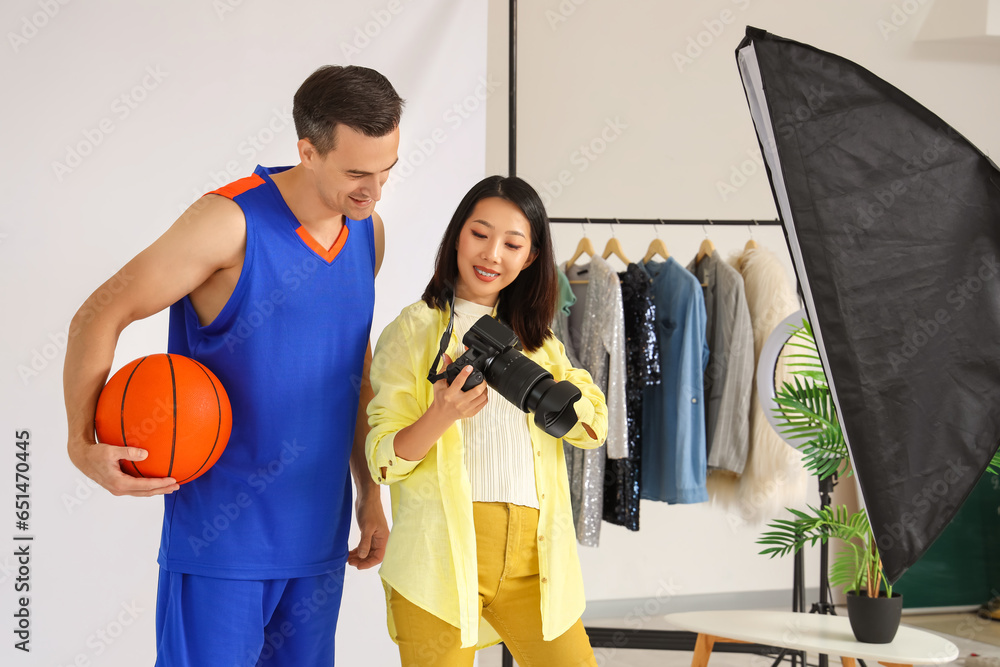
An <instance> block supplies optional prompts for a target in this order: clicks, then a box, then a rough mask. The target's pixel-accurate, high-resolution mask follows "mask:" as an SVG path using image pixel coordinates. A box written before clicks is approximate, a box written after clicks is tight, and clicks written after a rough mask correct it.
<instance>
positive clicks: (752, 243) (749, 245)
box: [743, 220, 757, 252]
mask: <svg viewBox="0 0 1000 667" xmlns="http://www.w3.org/2000/svg"><path fill="white" fill-rule="evenodd" d="M753 224H755V225H756V224H757V221H756V220H754V221H753ZM747 230H748V231H749V232H750V240H749V241H747V244H746V245H745V246H743V252H746V251H747V250H754V249H756V247H757V242H756V241H754V240H753V227H750V226H747Z"/></svg>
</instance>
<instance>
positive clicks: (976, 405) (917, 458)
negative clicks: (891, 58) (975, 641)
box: [736, 28, 1000, 582]
mask: <svg viewBox="0 0 1000 667" xmlns="http://www.w3.org/2000/svg"><path fill="white" fill-rule="evenodd" d="M736 56H737V62H738V64H739V69H740V74H741V76H742V78H743V84H744V88H745V90H746V94H747V102H748V104H749V106H750V112H751V115H752V116H753V121H754V125H755V127H756V130H757V136H758V139H759V141H760V145H761V151H762V153H763V155H764V158H765V162H766V165H767V169H768V175H769V178H770V179H771V188H772V191H773V194H774V199H775V202H776V204H777V207H778V211H779V215H780V217H781V221H782V223H783V226H784V230H785V235H786V238H787V240H788V247H789V250H790V252H791V255H792V259H793V263H794V265H795V270H796V273H797V274H798V279H799V281H800V284H801V287H802V292H803V297H804V300H805V302H806V309H807V312H808V313H809V319H810V321H811V322H812V324H813V329H814V332H815V335H816V338H817V342H818V343H819V348H820V352H821V356H822V357H823V364H824V367H825V369H826V372H827V376H828V379H829V380H830V386H831V389H832V390H833V396H834V400H835V401H836V405H837V410H838V414H839V415H840V419H841V423H842V426H843V430H844V435H845V437H846V439H847V443H848V448H849V450H850V453H851V459H852V463H853V467H854V471H855V474H856V475H857V477H858V482H859V484H860V486H861V492H862V495H863V497H864V503H865V506H866V508H867V510H868V515H869V518H870V520H871V524H872V528H873V530H874V533H875V537H876V540H877V543H878V545H879V547H880V550H881V552H882V558H883V563H884V566H885V570H886V575H887V577H888V578H889V580H890V581H893V582H894V581H896V580H897V579H898V578H899V577H900V576H901V575H902V574H903V572H905V571H906V569H907V568H908V567H909V566H910V565H912V564H913V563H914V562H915V561H916V560H917V559H918V558H920V556H921V555H922V554H923V553H924V552H925V551H926V550H927V548H928V547H929V546H930V545H931V543H932V542H933V541H934V540H935V538H936V537H937V536H938V535H939V534H940V533H941V531H942V530H943V529H944V528H945V526H947V525H948V523H949V522H950V521H951V519H952V517H954V516H955V513H956V512H957V511H958V509H959V507H960V506H961V505H962V503H963V502H964V500H965V498H966V497H967V496H968V495H969V493H970V492H971V490H972V488H973V486H975V484H976V481H977V480H978V479H979V477H980V476H981V475H982V473H983V471H984V470H985V468H986V465H987V464H988V463H989V461H990V458H991V456H992V455H993V453H994V451H996V449H997V443H998V440H1000V172H998V170H997V167H996V165H995V164H993V163H992V162H991V161H990V160H989V158H987V157H986V156H985V155H984V154H983V153H982V152H980V151H979V150H978V149H976V147H975V146H973V145H972V144H970V143H969V142H968V141H967V140H966V139H965V138H964V137H963V136H962V135H960V134H959V133H958V132H956V131H955V130H954V129H953V128H951V127H950V126H949V125H948V124H947V123H945V122H944V121H942V120H941V119H940V118H938V117H937V116H935V115H934V114H933V113H931V112H930V111H928V110H927V109H926V108H924V107H923V106H921V105H920V104H918V103H917V102H916V101H914V100H913V99H912V98H910V97H908V96H907V95H905V94H904V93H902V92H901V91H900V90H898V89H896V88H895V87H893V86H891V85H890V84H888V83H886V82H885V81H883V80H882V79H880V78H878V77H877V76H875V75H874V74H872V73H871V72H869V71H868V70H866V69H864V68H863V67H860V66H859V65H857V64H855V63H853V62H851V61H849V60H846V59H844V58H841V57H839V56H836V55H833V54H831V53H826V52H824V51H820V50H819V49H815V48H813V47H811V46H808V45H805V44H800V43H797V42H793V41H790V40H787V39H783V38H780V37H776V36H774V35H771V34H768V33H766V32H764V31H761V30H757V29H755V28H748V29H747V36H746V38H745V39H744V40H743V42H742V43H741V44H740V46H739V48H738V49H737V52H736ZM975 98H976V95H975V90H969V103H970V104H972V103H974V102H975Z"/></svg>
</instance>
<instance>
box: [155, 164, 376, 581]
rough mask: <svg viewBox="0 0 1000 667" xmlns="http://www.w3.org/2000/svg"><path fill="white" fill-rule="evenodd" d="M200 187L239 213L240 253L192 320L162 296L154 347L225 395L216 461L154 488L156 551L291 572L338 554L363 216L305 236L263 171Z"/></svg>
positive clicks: (215, 564)
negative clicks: (320, 236) (162, 489)
mask: <svg viewBox="0 0 1000 667" xmlns="http://www.w3.org/2000/svg"><path fill="white" fill-rule="evenodd" d="M288 168H289V167H276V168H265V167H260V166H258V167H257V169H256V170H255V171H254V175H253V176H250V177H247V178H244V179H240V180H238V181H236V182H234V183H231V184H229V185H227V186H226V187H224V188H221V189H219V190H216V191H215V192H214V193H212V194H219V195H222V196H226V197H229V198H231V199H232V200H233V201H234V202H236V203H237V204H238V205H239V206H240V208H241V209H242V210H243V214H244V216H245V218H246V229H247V241H246V255H245V258H244V260H243V268H242V272H241V273H240V277H239V281H238V282H237V284H236V288H235V290H234V291H233V294H232V296H231V297H230V298H229V301H228V302H227V303H226V305H225V306H224V307H223V309H222V311H221V312H220V313H219V315H218V316H217V317H216V318H215V320H213V321H212V322H211V323H209V324H207V325H206V326H201V325H200V323H199V321H198V316H197V314H196V313H195V311H194V308H193V306H192V305H191V301H190V299H189V298H188V297H184V298H183V299H181V300H180V301H178V302H177V303H175V304H174V305H173V306H171V308H170V333H169V343H168V350H169V351H170V352H173V353H177V354H183V355H185V356H189V357H192V358H194V359H197V360H198V361H200V362H202V363H203V364H205V365H206V366H207V367H208V368H209V369H211V370H212V372H213V373H215V374H216V376H218V378H219V380H220V381H221V382H222V385H223V386H224V387H225V389H226V392H227V393H228V394H229V400H230V402H231V404H232V408H233V431H232V436H231V437H230V439H229V444H228V446H227V447H226V450H225V452H223V454H222V456H221V457H220V458H219V461H218V462H217V463H216V464H215V465H214V466H213V467H212V468H211V469H210V470H209V471H208V472H207V473H205V474H204V475H202V476H201V477H199V478H198V479H196V480H194V481H192V482H189V483H187V484H184V485H182V486H181V488H180V490H178V491H176V492H174V493H172V494H170V495H167V496H166V497H165V502H166V504H165V510H164V516H163V531H162V536H161V542H160V552H159V558H158V562H159V563H160V565H161V566H162V567H163V568H165V569H167V570H171V571H175V572H184V573H189V574H199V575H204V576H214V577H224V578H232V579H269V578H291V577H305V576H313V575H317V574H321V573H323V572H328V571H330V570H331V569H334V568H336V567H339V566H341V565H342V564H343V563H344V562H345V560H346V558H347V538H348V533H349V531H350V526H351V483H350V467H349V461H350V454H351V447H352V444H353V438H354V425H355V419H356V415H357V409H358V400H359V399H358V397H359V387H360V378H361V374H362V370H363V364H364V356H365V350H366V347H367V345H368V340H369V335H370V332H371V324H372V311H373V307H374V300H375V241H374V235H373V230H372V219H371V218H370V217H369V218H367V219H365V220H349V219H345V221H344V222H345V224H344V228H343V230H342V231H341V233H340V236H339V237H338V239H337V241H336V243H335V244H334V245H333V247H332V248H330V249H326V248H323V247H322V246H321V245H319V244H318V243H317V242H316V241H315V240H314V239H313V238H312V236H311V235H310V234H309V233H308V232H307V231H306V230H305V228H303V227H302V225H301V224H299V221H298V220H297V219H296V218H295V216H294V215H293V214H292V212H291V210H290V209H289V208H288V206H287V205H286V204H285V201H284V199H282V197H281V193H280V192H279V190H278V188H277V186H275V184H274V182H273V181H272V180H271V177H270V175H271V174H274V173H278V172H281V171H284V170H285V169H288Z"/></svg>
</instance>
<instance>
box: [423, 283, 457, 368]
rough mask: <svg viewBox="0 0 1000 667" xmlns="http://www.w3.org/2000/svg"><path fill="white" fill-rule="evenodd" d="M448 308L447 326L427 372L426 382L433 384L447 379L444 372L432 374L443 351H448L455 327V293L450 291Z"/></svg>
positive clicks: (439, 361)
mask: <svg viewBox="0 0 1000 667" xmlns="http://www.w3.org/2000/svg"><path fill="white" fill-rule="evenodd" d="M448 307H449V308H450V309H451V314H450V315H449V316H448V326H447V327H445V329H444V333H443V334H442V335H441V346H440V347H439V348H438V353H437V356H436V357H434V363H433V364H431V369H430V370H429V371H427V381H428V382H430V383H431V384H434V383H435V382H437V381H438V380H443V379H445V378H446V377H447V373H445V372H444V371H442V372H440V373H436V374H435V373H434V371H435V370H436V369H437V367H438V364H440V363H441V357H443V356H444V352H445V350H447V349H448V343H450V342H451V332H452V329H454V327H455V291H454V290H452V293H451V300H450V301H449V303H448Z"/></svg>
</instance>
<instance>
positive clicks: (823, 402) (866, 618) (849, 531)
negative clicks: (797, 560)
mask: <svg viewBox="0 0 1000 667" xmlns="http://www.w3.org/2000/svg"><path fill="white" fill-rule="evenodd" d="M789 345H791V346H792V347H794V348H796V353H795V354H792V355H790V357H789V358H790V360H791V363H790V364H789V370H790V371H791V373H792V381H791V382H785V383H784V384H783V386H782V387H781V389H780V390H779V391H777V392H776V395H775V399H774V400H775V402H776V403H777V404H778V406H779V407H778V408H776V409H775V414H776V416H777V421H778V422H779V424H780V426H781V433H782V435H783V436H785V437H786V439H788V440H790V441H794V444H795V446H797V447H798V448H799V449H800V451H802V454H803V463H804V465H805V466H806V468H807V469H808V470H809V471H810V472H812V473H813V474H815V475H816V476H817V477H819V478H820V479H821V480H822V479H825V478H827V477H830V476H832V475H835V474H837V473H840V474H843V475H850V474H851V473H850V466H849V463H850V458H849V456H848V453H847V445H846V443H845V442H844V435H843V431H842V430H841V427H840V422H839V421H838V419H837V414H836V408H835V406H834V403H833V397H832V395H831V393H830V387H829V384H828V383H827V380H826V376H825V374H824V373H823V367H822V364H821V363H820V359H819V353H818V350H817V349H816V342H815V339H814V338H813V334H812V328H811V327H810V326H809V323H808V321H803V323H802V326H801V327H800V328H798V329H797V330H796V331H795V332H794V333H793V334H792V336H791V338H790V340H789ZM786 509H788V511H789V512H790V513H791V515H792V518H788V519H775V520H774V521H772V522H771V523H770V524H769V526H768V527H769V528H770V530H769V531H768V532H765V533H764V534H763V535H761V537H760V538H759V539H758V540H757V543H758V544H761V545H765V546H766V547H767V548H766V549H764V550H763V551H761V552H760V553H761V554H764V555H768V556H770V557H771V558H774V557H775V556H785V555H788V554H790V553H794V552H796V551H798V550H799V549H801V548H802V547H803V546H805V545H806V544H810V545H814V544H816V542H819V541H822V542H826V541H827V540H829V539H830V538H835V539H837V540H838V541H839V542H840V543H841V546H842V548H841V549H840V550H839V551H838V552H837V553H836V555H835V556H834V559H833V562H832V565H831V566H830V572H829V577H830V584H831V585H832V586H837V587H842V588H843V589H844V591H845V593H846V594H847V615H848V618H849V619H850V621H851V628H852V630H853V631H854V636H855V637H856V638H857V640H858V641H862V642H868V643H879V644H884V643H889V642H891V641H892V639H893V637H895V635H896V630H897V628H898V627H899V621H900V617H901V615H902V609H903V605H902V596H900V594H899V593H895V594H894V593H893V592H892V585H891V584H890V583H889V581H888V580H887V579H886V578H885V574H884V572H883V569H882V559H881V557H880V555H879V551H878V545H877V544H876V542H875V537H874V535H873V534H872V530H871V525H870V524H869V522H868V515H867V513H866V512H865V510H864V509H861V510H859V511H857V512H849V511H848V510H847V508H846V507H845V506H843V505H841V506H838V507H822V508H815V507H811V506H810V507H809V511H808V512H803V511H800V510H795V509H789V508H786ZM883 588H884V593H883Z"/></svg>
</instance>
